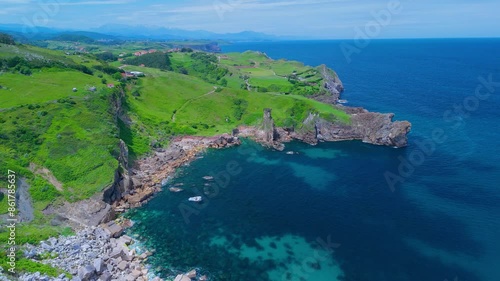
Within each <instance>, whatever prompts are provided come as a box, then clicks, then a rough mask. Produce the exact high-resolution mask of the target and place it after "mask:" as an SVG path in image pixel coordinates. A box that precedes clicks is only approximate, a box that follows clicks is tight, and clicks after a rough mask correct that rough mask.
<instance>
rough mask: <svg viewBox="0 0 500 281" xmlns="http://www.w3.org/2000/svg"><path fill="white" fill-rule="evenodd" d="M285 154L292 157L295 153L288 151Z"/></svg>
mask: <svg viewBox="0 0 500 281" xmlns="http://www.w3.org/2000/svg"><path fill="white" fill-rule="evenodd" d="M286 154H288V155H294V154H295V152H293V151H288V152H287V153H286Z"/></svg>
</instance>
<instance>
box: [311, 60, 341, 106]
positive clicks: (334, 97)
mask: <svg viewBox="0 0 500 281" xmlns="http://www.w3.org/2000/svg"><path fill="white" fill-rule="evenodd" d="M316 70H317V71H319V73H320V74H321V77H322V78H323V91H321V92H320V93H318V94H317V95H314V96H313V97H312V98H313V99H315V100H317V101H320V102H324V103H329V104H337V103H338V101H339V99H340V95H341V94H342V92H344V85H343V84H342V81H340V78H339V77H338V75H337V74H336V73H335V72H334V71H333V70H331V69H329V68H328V67H327V66H326V65H324V64H323V65H320V66H318V67H317V68H316Z"/></svg>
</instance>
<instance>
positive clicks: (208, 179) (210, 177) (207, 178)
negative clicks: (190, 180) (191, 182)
mask: <svg viewBox="0 0 500 281" xmlns="http://www.w3.org/2000/svg"><path fill="white" fill-rule="evenodd" d="M203 179H204V180H207V181H211V180H213V179H214V177H212V176H204V177H203Z"/></svg>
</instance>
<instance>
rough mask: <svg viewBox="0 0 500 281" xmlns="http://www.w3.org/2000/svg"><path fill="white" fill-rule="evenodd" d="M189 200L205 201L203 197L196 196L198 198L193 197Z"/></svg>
mask: <svg viewBox="0 0 500 281" xmlns="http://www.w3.org/2000/svg"><path fill="white" fill-rule="evenodd" d="M188 200H189V202H201V201H203V198H202V197H201V196H196V197H191V198H189V199H188Z"/></svg>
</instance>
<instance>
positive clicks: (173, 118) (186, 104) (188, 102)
mask: <svg viewBox="0 0 500 281" xmlns="http://www.w3.org/2000/svg"><path fill="white" fill-rule="evenodd" d="M216 90H217V86H214V89H213V90H212V91H210V92H208V93H206V94H204V95H201V96H199V97H196V98H194V99H190V100H188V101H186V102H185V103H184V104H183V105H182V106H181V107H179V109H177V110H176V111H175V113H174V114H173V115H172V122H175V117H176V115H177V113H179V112H180V111H181V110H183V109H184V108H186V106H188V105H189V104H190V103H191V102H192V101H195V100H198V99H201V98H204V97H206V96H208V95H211V94H213V93H215V91H216Z"/></svg>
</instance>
